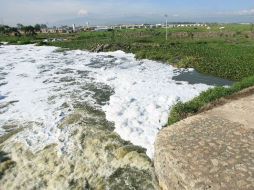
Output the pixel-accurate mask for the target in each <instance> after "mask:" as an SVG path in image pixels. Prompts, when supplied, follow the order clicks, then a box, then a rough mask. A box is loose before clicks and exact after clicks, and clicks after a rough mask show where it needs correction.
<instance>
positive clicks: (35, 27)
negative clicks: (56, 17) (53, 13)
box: [34, 24, 41, 32]
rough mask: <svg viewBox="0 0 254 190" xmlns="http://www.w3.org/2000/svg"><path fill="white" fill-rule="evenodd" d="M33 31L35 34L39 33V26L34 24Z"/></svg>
mask: <svg viewBox="0 0 254 190" xmlns="http://www.w3.org/2000/svg"><path fill="white" fill-rule="evenodd" d="M34 31H35V32H40V31H41V25H39V24H36V25H35V26H34Z"/></svg>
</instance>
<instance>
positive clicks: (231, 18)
mask: <svg viewBox="0 0 254 190" xmlns="http://www.w3.org/2000/svg"><path fill="white" fill-rule="evenodd" d="M165 14H167V15H168V19H169V21H171V22H183V21H189V22H254V0H0V24H9V25H16V24H17V23H22V24H32V25H33V24H36V23H40V24H42V23H43V24H48V25H64V24H67V25H70V24H74V23H75V24H77V25H84V24H86V23H87V22H89V23H90V25H98V24H100V25H103V24H121V23H122V24H127V23H137V24H138V23H162V22H164V20H165V18H164V15H165Z"/></svg>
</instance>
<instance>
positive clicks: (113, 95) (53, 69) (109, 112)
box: [0, 45, 227, 157]
mask: <svg viewBox="0 0 254 190" xmlns="http://www.w3.org/2000/svg"><path fill="white" fill-rule="evenodd" d="M0 60H1V63H0V67H1V73H0V112H1V115H0V135H4V134H6V133H8V130H7V129H6V126H9V125H13V126H16V128H20V127H24V126H25V125H26V124H27V123H29V122H32V123H33V126H32V128H29V130H25V131H22V132H20V133H18V134H17V135H15V137H14V138H15V140H16V141H20V142H23V143H25V144H26V145H27V146H28V147H30V149H31V150H32V151H33V152H36V151H39V150H41V149H43V148H44V147H45V146H47V145H49V144H52V143H55V144H58V146H59V150H60V151H62V152H68V151H69V150H68V149H69V147H68V146H69V143H68V140H69V139H68V138H67V136H68V131H65V130H62V129H60V128H59V127H58V126H59V125H61V121H62V120H63V119H64V118H65V117H66V116H68V115H69V114H71V113H72V112H74V111H75V109H77V107H78V106H82V105H83V106H85V105H89V106H91V107H94V108H96V109H99V110H102V111H103V112H105V114H106V119H107V120H108V121H111V122H113V123H114V127H115V132H117V133H118V134H119V135H120V136H121V138H123V139H124V140H128V141H131V142H132V143H133V144H135V145H138V146H142V147H144V148H146V149H147V155H148V156H149V157H153V143H154V141H155V137H156V134H157V132H158V131H159V130H160V129H161V127H162V126H164V125H165V124H166V123H167V117H168V113H169V110H170V108H171V106H172V105H173V104H175V103H176V102H177V101H179V100H181V101H188V100H190V99H192V98H194V97H195V96H198V95H199V94H200V93H201V92H202V91H204V90H207V89H208V88H210V87H212V86H211V85H212V84H213V83H212V82H211V81H215V83H214V84H215V85H216V80H215V79H214V80H213V79H211V78H209V77H206V76H202V75H198V74H197V73H196V74H195V75H194V76H192V81H195V78H198V79H199V80H198V82H191V81H190V80H189V82H188V81H186V80H184V78H185V77H184V76H185V75H190V73H194V71H193V70H190V69H189V70H179V69H176V68H174V67H172V66H170V65H166V64H162V63H157V62H154V61H149V60H136V59H135V58H134V55H133V54H126V53H124V52H122V51H116V52H110V53H90V52H86V51H79V50H76V51H63V52H61V51H57V48H56V47H37V46H34V45H25V46H12V45H10V46H2V47H1V48H0ZM202 80H203V81H206V80H207V81H208V82H209V85H207V84H202ZM219 81H220V83H219V84H220V85H221V84H223V85H225V84H227V81H222V82H221V80H219ZM4 126H5V127H4ZM59 139H61V140H59Z"/></svg>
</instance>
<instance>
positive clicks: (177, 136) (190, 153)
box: [155, 93, 254, 190]
mask: <svg viewBox="0 0 254 190" xmlns="http://www.w3.org/2000/svg"><path fill="white" fill-rule="evenodd" d="M240 96H241V95H240ZM155 169H156V172H157V175H158V179H159V183H160V186H161V187H162V189H164V190H174V189H176V190H199V189H200V190H201V189H202V190H204V189H209V190H217V189H225V190H228V189H230V190H234V189H235V190H239V189H241V190H252V189H254V94H253V93H247V96H244V97H242V96H241V97H240V98H238V99H233V100H230V101H228V103H226V104H224V105H221V106H219V107H216V108H214V109H211V110H209V111H206V112H204V113H201V114H199V115H196V116H193V117H190V118H187V119H185V120H183V121H181V122H179V123H177V124H175V125H173V126H169V127H167V128H164V129H163V130H162V131H161V132H160V133H159V135H158V136H157V140H156V145H155Z"/></svg>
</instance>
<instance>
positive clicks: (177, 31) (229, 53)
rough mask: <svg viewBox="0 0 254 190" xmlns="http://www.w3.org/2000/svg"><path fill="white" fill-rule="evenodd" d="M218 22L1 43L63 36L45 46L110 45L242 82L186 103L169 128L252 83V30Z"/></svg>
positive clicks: (175, 110) (11, 39) (173, 115)
mask: <svg viewBox="0 0 254 190" xmlns="http://www.w3.org/2000/svg"><path fill="white" fill-rule="evenodd" d="M220 27H222V25H218V24H214V25H212V26H210V29H209V30H208V29H207V28H206V27H199V28H195V27H188V28H171V29H169V34H168V41H165V34H166V33H165V29H126V30H115V31H107V32H81V33H77V34H61V35H60V34H49V35H48V34H39V35H37V36H35V37H10V36H9V37H8V36H0V41H8V42H11V43H14V44H15V43H18V44H27V43H37V44H39V45H44V44H45V43H42V40H43V39H46V38H64V39H65V40H64V41H61V42H51V43H48V44H47V45H53V46H58V47H62V48H68V49H81V50H94V49H95V48H96V47H98V46H99V45H106V44H107V48H104V49H102V50H103V51H114V50H119V49H120V50H123V51H125V52H129V53H134V54H135V55H136V58H138V59H144V58H146V59H151V60H157V61H163V62H167V63H169V64H173V65H175V66H177V67H184V68H186V67H193V68H195V69H196V70H197V71H199V72H200V73H205V74H208V75H213V76H217V77H221V78H224V79H229V80H232V81H238V83H236V84H235V85H233V86H232V87H231V88H223V87H217V88H214V89H211V90H208V91H206V92H204V93H202V94H201V95H200V96H199V97H197V98H195V99H194V100H192V101H190V102H187V103H181V102H179V103H177V104H176V105H175V107H174V108H173V109H172V111H171V113H170V116H169V124H172V123H175V122H177V121H179V120H181V119H183V118H185V117H187V116H189V115H192V114H195V113H198V112H199V111H200V110H201V109H202V107H204V106H205V105H206V104H208V103H210V102H213V101H216V100H218V99H219V98H221V97H225V96H229V95H232V94H233V93H235V92H238V91H240V90H242V89H244V88H246V87H249V86H252V85H254V79H253V76H254V27H253V26H252V25H241V24H228V25H223V27H224V29H220Z"/></svg>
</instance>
